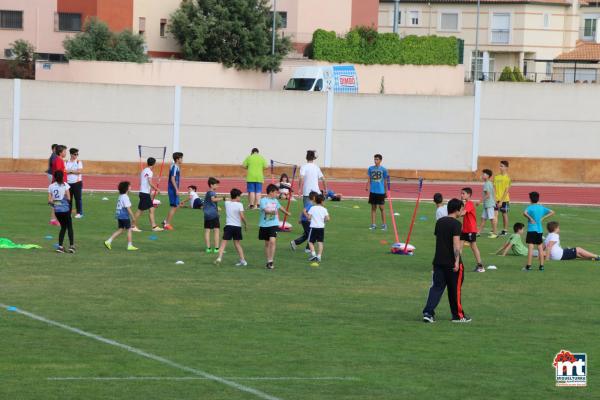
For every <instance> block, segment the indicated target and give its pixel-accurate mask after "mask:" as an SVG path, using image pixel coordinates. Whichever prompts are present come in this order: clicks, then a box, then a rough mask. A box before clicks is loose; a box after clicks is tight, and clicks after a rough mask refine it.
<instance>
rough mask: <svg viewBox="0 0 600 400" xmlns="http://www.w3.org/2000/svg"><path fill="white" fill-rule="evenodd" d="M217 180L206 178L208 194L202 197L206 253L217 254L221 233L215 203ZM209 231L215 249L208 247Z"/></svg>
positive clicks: (216, 198) (217, 199)
mask: <svg viewBox="0 0 600 400" xmlns="http://www.w3.org/2000/svg"><path fill="white" fill-rule="evenodd" d="M219 183H220V182H219V180H218V179H217V178H213V177H212V176H211V177H210V178H208V188H209V189H208V192H206V196H204V242H205V243H206V253H218V252H219V239H220V237H219V236H220V231H221V229H220V228H221V222H220V221H219V209H218V207H217V202H218V201H219V198H218V197H217V192H216V190H217V188H218V187H219ZM210 231H213V232H214V238H215V247H214V248H211V247H210Z"/></svg>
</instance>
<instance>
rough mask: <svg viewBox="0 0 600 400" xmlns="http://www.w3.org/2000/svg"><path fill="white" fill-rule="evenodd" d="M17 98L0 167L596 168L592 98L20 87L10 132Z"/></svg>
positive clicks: (11, 85) (6, 85) (589, 91)
mask: <svg viewBox="0 0 600 400" xmlns="http://www.w3.org/2000/svg"><path fill="white" fill-rule="evenodd" d="M17 87H18V85H17V82H16V81H7V80H0V157H2V158H10V157H11V156H12V154H13V153H16V154H15V157H14V158H23V159H44V158H46V157H47V154H48V150H49V146H50V144H51V143H64V144H67V145H69V146H73V147H77V148H79V149H80V150H81V154H82V158H83V159H85V160H97V161H136V160H137V152H136V148H137V145H138V144H144V145H149V146H164V145H166V146H168V152H171V151H172V150H173V149H174V148H179V149H180V150H181V151H183V152H184V153H185V155H186V157H185V160H186V162H188V163H198V164H239V163H241V161H242V160H243V159H244V158H245V157H246V156H247V155H248V153H249V151H250V149H251V148H252V147H258V148H259V149H260V150H261V153H263V154H265V156H266V157H268V158H272V159H276V160H280V161H286V162H290V163H301V162H302V161H303V157H304V154H305V151H306V150H307V149H315V150H317V151H318V152H319V154H320V155H321V157H320V160H319V161H320V164H321V165H325V166H331V167H337V168H356V167H364V166H365V165H368V164H370V163H371V162H372V156H373V154H374V153H377V152H380V153H382V154H384V157H385V165H386V166H388V167H389V168H396V169H417V170H448V171H468V170H471V169H472V168H474V169H477V157H478V156H505V157H518V156H526V157H540V158H580V159H583V158H592V159H593V158H600V157H598V155H597V149H598V148H600V134H599V132H600V113H598V112H596V109H597V104H599V103H600V102H599V100H600V88H596V87H595V86H578V85H543V84H531V85H529V84H517V83H506V84H484V85H482V90H481V91H480V93H481V96H480V97H472V96H457V97H452V96H393V95H387V96H380V95H334V96H331V97H330V98H329V99H328V95H327V94H325V93H303V92H280V91H262V90H239V89H206V88H181V89H177V88H176V87H166V86H130V85H108V84H81V83H59V82H39V81H21V82H20V87H21V89H20V91H18V92H19V93H16V94H20V102H18V104H19V105H20V110H18V111H20V119H19V121H18V122H20V123H18V124H15V123H14V122H13V118H14V116H15V115H18V114H19V113H15V112H14V111H15V110H13V102H14V99H15V98H16V97H15V88H17ZM476 92H477V91H476ZM18 97H19V96H17V98H18ZM478 102H480V108H481V115H480V116H479V115H478V113H477V109H478V107H476V105H477V103H478ZM177 105H179V107H177ZM328 121H329V126H328ZM477 122H479V123H480V133H479V134H477V125H479V124H478V123H477ZM19 125H20V129H19ZM328 127H329V129H328ZM13 137H15V138H18V140H17V141H13ZM474 143H475V147H473V144H474Z"/></svg>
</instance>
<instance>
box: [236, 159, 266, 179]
mask: <svg viewBox="0 0 600 400" xmlns="http://www.w3.org/2000/svg"><path fill="white" fill-rule="evenodd" d="M242 165H243V166H244V167H245V168H247V169H248V175H247V176H246V182H260V183H263V182H264V181H265V177H264V175H263V170H264V169H265V168H267V167H268V166H269V164H267V160H265V159H264V157H263V156H261V155H260V154H258V153H254V154H251V155H249V156H248V157H246V159H245V160H244V164H242Z"/></svg>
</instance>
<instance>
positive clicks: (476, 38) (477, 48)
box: [473, 0, 483, 82]
mask: <svg viewBox="0 0 600 400" xmlns="http://www.w3.org/2000/svg"><path fill="white" fill-rule="evenodd" d="M480 6H481V2H480V0H477V22H476V24H475V73H474V75H473V82H475V81H476V80H477V72H478V70H479V14H480ZM482 62H483V61H482Z"/></svg>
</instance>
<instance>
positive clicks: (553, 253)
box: [544, 233, 564, 260]
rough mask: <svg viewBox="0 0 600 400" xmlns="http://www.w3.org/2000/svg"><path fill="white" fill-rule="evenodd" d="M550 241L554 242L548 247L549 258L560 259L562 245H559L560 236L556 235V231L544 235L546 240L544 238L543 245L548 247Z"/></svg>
mask: <svg viewBox="0 0 600 400" xmlns="http://www.w3.org/2000/svg"><path fill="white" fill-rule="evenodd" d="M550 242H556V243H554V245H553V246H552V248H551V249H550V259H551V260H560V259H562V256H563V251H564V250H563V249H562V247H560V237H559V236H558V234H557V233H549V234H548V236H546V240H544V245H545V246H546V247H548V243H550Z"/></svg>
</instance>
